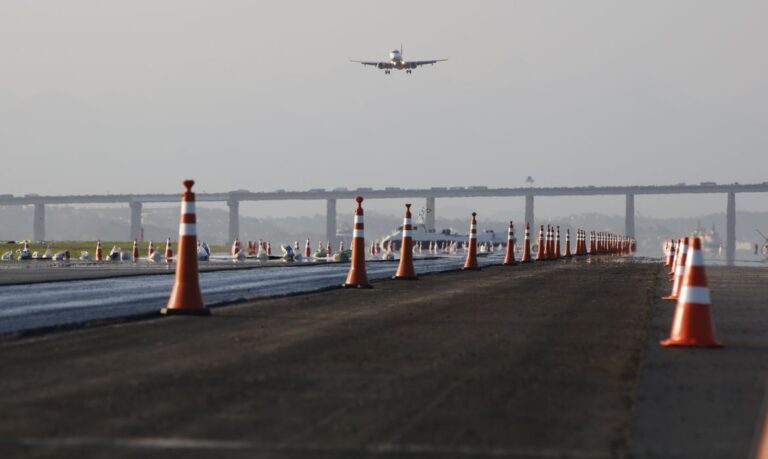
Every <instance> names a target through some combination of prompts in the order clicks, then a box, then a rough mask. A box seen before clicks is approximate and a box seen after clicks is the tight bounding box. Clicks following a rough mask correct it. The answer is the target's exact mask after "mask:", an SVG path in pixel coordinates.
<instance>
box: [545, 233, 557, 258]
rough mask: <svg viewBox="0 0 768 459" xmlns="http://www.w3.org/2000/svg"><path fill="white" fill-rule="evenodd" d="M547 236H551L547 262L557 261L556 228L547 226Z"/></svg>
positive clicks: (548, 244) (548, 243)
mask: <svg viewBox="0 0 768 459" xmlns="http://www.w3.org/2000/svg"><path fill="white" fill-rule="evenodd" d="M547 229H548V230H549V231H547V234H548V236H549V239H548V242H547V260H554V259H555V227H554V226H549V225H547Z"/></svg>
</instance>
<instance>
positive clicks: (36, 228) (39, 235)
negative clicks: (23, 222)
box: [32, 203, 45, 241]
mask: <svg viewBox="0 0 768 459" xmlns="http://www.w3.org/2000/svg"><path fill="white" fill-rule="evenodd" d="M32 239H34V240H35V241H43V240H45V204H43V203H37V204H35V216H34V217H33V220H32Z"/></svg>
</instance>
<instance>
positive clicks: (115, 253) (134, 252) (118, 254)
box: [83, 238, 173, 263]
mask: <svg viewBox="0 0 768 459" xmlns="http://www.w3.org/2000/svg"><path fill="white" fill-rule="evenodd" d="M83 253H84V254H87V253H88V252H83ZM84 256H86V255H84ZM88 256H89V255H88ZM141 258H142V257H141V254H140V253H139V242H138V241H137V240H136V239H134V240H133V247H132V248H131V254H130V259H131V260H133V261H139V260H141ZM162 258H165V260H166V261H167V262H168V263H170V262H171V261H172V260H173V245H172V243H171V238H168V239H167V240H166V242H165V251H164V252H163V254H162V255H161V254H160V253H159V252H158V251H157V249H155V245H154V243H153V242H152V241H149V243H148V244H147V256H146V259H148V260H151V261H159V260H160V259H162ZM88 259H90V258H88ZM127 259H128V255H126V254H124V253H122V251H121V250H120V248H119V247H117V246H115V247H113V248H112V251H111V252H110V253H108V254H105V251H104V249H103V247H102V245H101V240H97V241H96V249H95V250H94V252H93V260H95V261H107V260H108V261H114V260H127Z"/></svg>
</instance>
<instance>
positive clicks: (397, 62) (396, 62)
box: [349, 45, 448, 75]
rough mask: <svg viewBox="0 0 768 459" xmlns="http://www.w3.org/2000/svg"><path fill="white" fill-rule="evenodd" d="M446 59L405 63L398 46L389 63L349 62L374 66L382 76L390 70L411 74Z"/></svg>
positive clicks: (392, 52)
mask: <svg viewBox="0 0 768 459" xmlns="http://www.w3.org/2000/svg"><path fill="white" fill-rule="evenodd" d="M447 60H448V59H433V60H429V61H406V60H405V59H403V45H400V49H393V50H392V51H390V53H389V61H385V62H378V61H355V60H352V59H350V60H349V61H350V62H359V63H361V64H363V65H375V66H376V67H378V68H379V69H381V70H384V74H385V75H386V74H389V73H391V71H392V69H397V70H405V73H411V72H412V71H413V69H415V68H416V67H418V66H420V65H426V64H430V65H435V63H436V62H442V61H447Z"/></svg>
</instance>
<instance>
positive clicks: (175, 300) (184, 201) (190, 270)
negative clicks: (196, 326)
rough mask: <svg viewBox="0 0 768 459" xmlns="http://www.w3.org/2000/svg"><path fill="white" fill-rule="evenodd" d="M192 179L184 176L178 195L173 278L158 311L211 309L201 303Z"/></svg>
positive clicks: (192, 312) (196, 312)
mask: <svg viewBox="0 0 768 459" xmlns="http://www.w3.org/2000/svg"><path fill="white" fill-rule="evenodd" d="M194 184H195V182H194V180H184V186H185V187H186V188H187V190H186V191H185V192H184V194H183V195H182V198H181V223H180V224H179V253H178V256H177V257H176V281H175V282H174V284H173V291H172V292H171V297H170V298H169V299H168V305H167V306H166V307H164V308H163V309H161V310H160V313H161V314H184V315H198V316H207V315H210V314H211V311H210V310H209V309H207V308H206V307H205V305H204V304H203V294H202V292H201V291H200V276H199V274H198V272H197V218H196V215H195V193H193V192H192V185H194Z"/></svg>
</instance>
